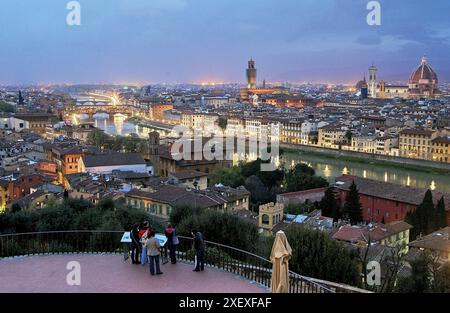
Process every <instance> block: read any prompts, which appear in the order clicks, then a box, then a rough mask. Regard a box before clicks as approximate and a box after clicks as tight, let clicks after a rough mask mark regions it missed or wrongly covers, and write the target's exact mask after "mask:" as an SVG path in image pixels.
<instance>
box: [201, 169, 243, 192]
mask: <svg viewBox="0 0 450 313" xmlns="http://www.w3.org/2000/svg"><path fill="white" fill-rule="evenodd" d="M208 180H209V184H210V185H211V186H214V185H216V184H223V185H225V186H230V187H233V188H236V187H239V186H243V185H244V184H245V177H244V176H243V175H242V173H241V168H240V167H238V166H233V167H231V168H227V167H223V166H221V167H217V168H216V169H214V171H212V172H211V173H210V174H209V176H208Z"/></svg>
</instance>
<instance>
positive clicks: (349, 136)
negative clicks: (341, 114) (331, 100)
mask: <svg viewBox="0 0 450 313" xmlns="http://www.w3.org/2000/svg"><path fill="white" fill-rule="evenodd" d="M344 137H345V139H346V140H347V142H349V143H351V142H352V137H353V133H352V132H351V131H350V130H347V131H346V132H345V135H344Z"/></svg>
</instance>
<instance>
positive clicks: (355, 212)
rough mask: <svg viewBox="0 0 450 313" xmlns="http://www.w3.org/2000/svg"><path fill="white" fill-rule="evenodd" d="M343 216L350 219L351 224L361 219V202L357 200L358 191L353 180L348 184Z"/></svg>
mask: <svg viewBox="0 0 450 313" xmlns="http://www.w3.org/2000/svg"><path fill="white" fill-rule="evenodd" d="M343 211H344V216H345V217H346V218H348V219H349V220H350V223H351V224H352V225H355V224H358V223H360V222H362V221H363V216H362V209H361V203H360V202H359V193H358V189H357V188H356V184H355V181H353V182H352V184H351V185H350V189H349V191H348V192H347V196H346V198H345V204H344V209H343Z"/></svg>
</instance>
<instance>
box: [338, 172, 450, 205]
mask: <svg viewBox="0 0 450 313" xmlns="http://www.w3.org/2000/svg"><path fill="white" fill-rule="evenodd" d="M352 181H354V182H355V184H356V188H357V189H358V191H359V193H360V194H364V195H368V196H372V197H378V198H383V199H389V200H393V201H399V202H403V203H409V204H413V205H419V204H420V203H422V201H423V198H424V196H425V192H426V191H427V190H426V189H420V188H414V187H410V186H404V185H398V184H393V183H387V182H381V181H376V180H372V179H367V178H362V177H357V176H352V175H343V176H340V177H337V178H336V187H337V188H338V189H343V190H349V189H350V185H351V184H352ZM432 194H433V201H434V202H437V201H439V199H441V197H444V201H445V207H446V209H447V210H448V209H449V208H450V195H449V194H447V193H442V192H438V191H432Z"/></svg>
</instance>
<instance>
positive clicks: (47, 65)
mask: <svg viewBox="0 0 450 313" xmlns="http://www.w3.org/2000/svg"><path fill="white" fill-rule="evenodd" d="M79 2H80V5H81V25H80V26H68V25H66V23H65V20H66V15H67V14H68V11H67V10H66V3H67V1H62V0H61V1H50V0H44V1H39V2H38V3H34V2H33V3H29V2H28V1H24V0H19V1H14V2H13V1H10V0H6V1H4V4H3V5H2V10H1V11H0V29H2V30H1V31H0V40H1V42H2V46H3V49H1V51H0V59H1V60H2V61H1V68H2V75H0V85H15V84H17V85H22V84H51V83H55V84H59V83H69V84H83V83H89V84H94V83H114V84H137V85H143V84H147V83H158V82H161V83H201V82H215V83H223V82H233V83H245V72H244V70H245V67H246V63H247V61H248V59H250V57H252V58H253V59H254V60H255V61H256V67H257V69H258V84H261V83H262V81H263V80H264V79H265V80H267V81H268V82H282V81H290V82H312V83H318V82H322V83H342V84H351V83H356V82H357V81H358V80H360V79H361V78H362V77H363V76H364V74H367V69H368V67H369V66H370V65H371V64H372V63H373V64H375V65H376V66H377V67H378V70H379V77H380V79H383V80H386V81H388V82H406V81H407V80H408V78H409V75H410V74H411V71H412V70H413V69H414V68H416V67H417V66H418V65H419V64H420V59H421V57H422V55H424V54H425V55H427V57H428V60H429V62H430V64H431V65H432V66H433V68H434V69H435V70H436V72H437V73H438V75H439V77H438V78H439V81H440V82H445V81H447V82H448V81H449V80H450V69H448V67H447V66H446V64H445V61H446V57H447V56H446V53H447V52H448V51H449V48H450V21H449V20H448V19H447V18H446V16H445V15H444V14H442V13H441V12H445V11H448V9H450V3H447V2H444V1H441V2H442V3H441V4H440V6H441V7H442V8H441V10H440V11H439V12H438V11H436V10H433V11H431V10H427V8H428V5H427V4H426V3H423V2H422V1H410V2H408V4H407V5H406V4H405V3H404V2H402V1H399V0H396V1H389V2H388V1H380V3H381V6H382V25H381V26H369V25H367V23H366V15H367V13H368V10H367V9H366V5H367V1H346V2H345V3H341V2H339V1H336V0H325V1H322V2H320V3H317V1H302V2H301V3H298V1H290V0H286V1H283V3H282V4H280V3H279V2H278V1H264V2H263V3H261V2H258V1H254V0H248V1H241V2H239V4H236V2H233V1H225V0H218V1H214V4H212V3H208V1H203V0H197V1H191V0H166V1H162V0H154V1H151V2H150V1H142V0H136V1H133V2H129V1H122V0H120V1H115V2H113V3H110V1H105V0H95V1H89V2H86V1H79ZM18 17H19V18H18ZM205 26H207V27H205Z"/></svg>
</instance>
